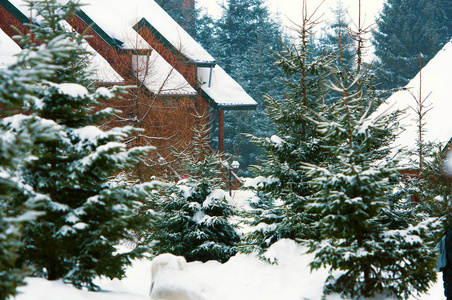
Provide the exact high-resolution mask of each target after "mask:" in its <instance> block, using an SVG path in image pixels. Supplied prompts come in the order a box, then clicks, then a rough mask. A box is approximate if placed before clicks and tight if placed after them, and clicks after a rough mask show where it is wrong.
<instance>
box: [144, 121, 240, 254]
mask: <svg viewBox="0 0 452 300" xmlns="http://www.w3.org/2000/svg"><path fill="white" fill-rule="evenodd" d="M208 136H209V133H208V129H207V127H206V125H201V126H200V127H198V129H195V138H194V142H193V144H192V145H191V147H190V148H188V149H186V150H185V151H183V152H182V153H178V154H177V156H178V158H179V159H180V162H181V169H182V171H181V172H182V174H183V175H184V176H185V177H186V178H185V179H183V180H180V181H179V182H178V183H177V184H168V185H167V186H166V187H163V188H162V189H161V190H160V192H159V193H157V194H154V200H155V205H156V219H155V221H154V222H153V224H152V226H151V227H150V229H149V236H148V237H147V239H148V242H150V243H152V244H153V247H152V250H153V252H154V253H155V254H156V255H158V254H162V253H166V252H169V253H172V254H175V255H181V256H184V257H185V258H186V260H187V261H195V260H200V261H203V262H205V261H208V260H218V261H220V262H226V261H227V260H229V258H230V257H231V256H233V255H234V254H235V253H236V252H237V250H236V244H237V243H238V242H239V241H240V236H239V235H238V233H237V232H236V225H234V224H232V223H231V221H230V220H229V218H231V217H233V216H234V215H236V211H235V208H234V207H233V205H232V203H231V201H232V199H231V197H230V196H229V195H228V194H227V193H226V192H224V191H223V190H222V188H224V186H223V184H222V179H221V178H220V176H221V172H222V169H224V164H223V163H224V161H222V160H221V157H220V156H219V155H218V154H212V153H211V150H210V147H209V141H208Z"/></svg>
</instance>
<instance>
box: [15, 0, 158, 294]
mask: <svg viewBox="0 0 452 300" xmlns="http://www.w3.org/2000/svg"><path fill="white" fill-rule="evenodd" d="M29 4H30V6H31V8H32V9H34V10H35V11H36V12H37V15H38V20H39V24H34V25H32V30H33V39H31V38H30V36H27V37H24V38H23V43H24V44H25V45H26V48H25V50H24V55H23V57H24V58H25V59H23V60H22V61H20V62H19V63H20V66H21V67H22V68H23V69H24V70H27V69H29V68H34V67H35V66H34V64H33V63H29V60H27V58H28V57H34V56H35V55H36V53H37V52H38V51H40V49H42V48H44V49H45V48H50V49H53V52H51V53H50V54H48V57H47V58H48V59H49V60H50V61H51V63H50V64H49V65H50V66H49V68H50V69H53V70H54V72H53V73H51V74H48V76H47V78H46V80H45V81H41V82H39V83H38V84H37V88H36V89H35V91H34V96H35V102H34V103H31V104H30V105H28V106H27V110H28V113H29V114H31V115H34V116H38V117H40V118H45V119H48V121H47V122H52V123H56V124H57V125H58V126H57V127H58V131H57V133H56V134H55V135H56V136H55V137H54V138H53V139H52V140H47V141H43V142H42V143H41V145H40V147H39V148H36V149H32V150H31V152H30V155H33V156H34V157H35V159H33V160H31V161H30V162H29V163H28V164H27V165H24V166H21V168H20V174H21V175H22V176H23V179H24V183H26V184H27V185H29V186H30V187H31V188H33V189H34V190H35V191H36V192H37V193H40V194H44V195H46V196H47V198H46V199H45V200H43V201H42V202H41V203H40V205H39V206H38V208H39V210H41V211H42V212H44V213H45V215H43V216H41V217H40V218H39V219H38V220H37V221H36V222H34V223H33V224H30V225H27V224H26V225H25V226H24V230H23V236H22V243H23V244H24V245H25V246H24V247H22V249H21V252H20V258H19V261H20V262H21V263H22V264H23V265H24V266H29V267H30V268H31V271H32V272H33V274H34V275H38V276H45V277H46V278H47V279H49V280H57V279H63V280H64V281H66V282H71V283H72V284H74V285H75V286H76V287H83V286H86V287H88V288H89V289H96V286H95V285H94V283H93V278H94V277H96V276H100V275H105V276H107V277H109V278H122V277H123V276H124V266H125V265H127V264H130V259H131V258H135V257H138V256H140V254H141V252H142V251H144V250H147V249H146V248H140V247H138V248H135V249H133V250H131V251H130V252H127V253H121V254H118V253H116V251H117V250H116V248H115V246H116V245H118V243H119V242H120V241H123V240H124V239H126V237H127V235H128V233H129V232H130V231H131V230H135V231H140V230H143V229H145V228H146V227H147V225H148V223H149V221H150V220H149V219H150V218H149V215H148V214H146V212H145V211H144V212H143V213H142V214H140V215H139V216H137V212H138V211H139V210H140V209H141V210H143V209H144V208H145V207H146V205H147V203H146V198H147V197H148V195H149V194H148V191H149V189H150V188H151V186H149V185H147V184H143V185H136V186H129V185H128V184H126V183H123V182H114V181H111V179H112V178H113V177H114V176H116V175H117V174H118V173H119V172H120V171H122V170H124V169H125V168H130V167H132V166H133V165H134V164H135V163H136V162H138V161H139V159H140V156H141V155H143V154H144V153H146V151H147V150H149V148H144V147H143V148H131V149H127V147H126V145H125V144H124V143H123V142H124V141H125V139H126V138H127V137H128V136H130V135H131V133H132V132H133V131H134V129H133V128H131V127H125V128H114V129H111V130H109V131H102V130H101V129H100V128H99V126H98V124H99V122H100V121H101V120H103V119H105V118H106V117H109V116H111V115H112V113H113V110H112V109H108V108H107V109H103V110H96V107H98V106H99V105H100V104H101V103H102V102H104V101H106V100H108V99H110V98H112V97H115V96H116V95H115V93H116V92H117V90H116V89H111V90H108V89H106V88H99V89H94V87H95V82H93V81H91V80H90V77H91V74H90V73H88V72H87V71H85V70H86V64H85V62H86V58H87V55H88V53H87V51H86V50H85V48H84V46H83V44H84V43H83V37H82V36H78V35H74V34H73V33H70V32H67V31H66V30H65V29H64V27H63V23H62V21H63V20H65V19H67V18H68V17H69V16H71V15H72V14H73V13H74V12H75V11H76V10H77V9H78V7H79V5H78V3H76V2H72V1H70V2H68V3H67V4H66V5H65V6H61V5H60V4H59V2H58V1H56V0H45V1H30V3H29ZM35 42H41V43H43V46H39V47H38V46H37V45H36V44H35ZM38 53H39V52H38ZM28 200H29V195H27V194H19V195H17V196H16V197H15V199H14V201H18V202H25V201H28Z"/></svg>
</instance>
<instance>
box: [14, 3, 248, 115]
mask: <svg viewBox="0 0 452 300" xmlns="http://www.w3.org/2000/svg"><path fill="white" fill-rule="evenodd" d="M9 1H10V2H11V3H12V4H14V5H15V6H16V7H17V8H18V9H19V10H20V11H21V12H22V14H23V15H24V16H30V12H29V9H28V6H27V5H26V3H25V1H24V0H9ZM61 1H62V2H65V1H68V0H61ZM82 3H83V4H86V5H85V6H83V7H82V10H81V11H80V12H79V13H78V16H79V17H80V18H81V19H82V20H84V21H85V23H87V25H90V26H92V29H93V30H94V31H95V32H96V33H97V34H98V35H99V36H100V37H101V38H102V39H104V41H105V42H107V44H109V45H110V46H111V47H113V48H115V49H117V50H122V49H138V50H150V49H151V46H150V45H149V44H148V43H147V42H146V41H145V40H144V39H143V38H142V37H141V36H140V35H139V34H138V33H137V30H138V29H137V26H146V27H147V28H148V29H149V30H150V31H151V32H152V34H154V35H155V36H156V37H157V38H158V39H159V40H160V41H161V42H162V43H163V44H164V45H165V46H166V47H168V49H169V50H171V51H172V52H173V53H174V52H177V53H175V54H176V56H181V57H183V58H185V59H186V60H188V62H191V63H194V64H195V65H196V66H197V73H198V81H199V84H200V89H201V93H202V96H203V97H204V98H205V99H206V100H208V101H209V102H210V103H211V105H212V106H213V107H215V108H220V109H228V110H229V109H254V108H255V107H256V106H257V103H256V101H254V100H253V99H252V98H251V97H250V96H249V95H248V94H247V93H246V92H245V91H244V90H243V88H242V87H241V86H240V85H239V84H238V83H237V82H236V81H235V80H234V79H232V78H231V77H230V76H229V75H228V74H227V73H226V72H225V71H224V70H223V69H222V68H221V67H219V66H217V65H215V59H214V58H213V57H212V56H211V55H210V54H209V53H208V52H207V51H206V50H204V49H203V48H202V46H201V45H200V44H198V43H197V42H196V41H195V40H194V39H193V38H192V37H191V36H190V35H189V34H188V33H187V32H186V31H185V30H184V29H183V28H182V27H181V26H180V25H179V24H177V22H175V21H174V20H173V19H172V18H171V17H170V16H169V15H168V14H167V13H166V12H165V11H164V10H163V9H162V8H161V7H160V6H159V5H158V4H157V3H155V2H154V1H153V0H146V1H144V0H129V1H127V4H125V3H124V1H122V0H83V1H82ZM38 21H39V20H38ZM140 24H141V25H140ZM158 50H159V49H154V50H153V51H152V54H151V56H150V57H149V59H148V58H147V57H146V56H134V59H135V61H134V62H133V63H134V69H135V71H137V70H138V69H143V68H142V67H138V65H141V66H143V62H144V61H147V60H149V64H148V65H149V66H150V67H151V68H149V69H147V70H145V71H144V72H143V71H140V72H139V74H138V78H139V79H140V80H141V81H142V82H144V84H145V85H146V87H147V88H148V89H149V90H150V91H152V92H154V93H159V94H195V93H196V91H195V89H194V87H192V86H190V85H189V84H188V82H187V80H186V79H185V78H184V77H183V76H182V75H181V74H180V73H179V72H178V71H177V70H176V69H175V68H174V67H173V66H172V65H170V64H169V63H168V62H167V61H166V60H165V59H163V57H162V56H160V54H159V53H158V52H159V51H158ZM94 53H95V52H94ZM93 64H94V67H95V68H96V69H97V70H98V71H97V78H98V79H100V80H102V81H109V82H118V81H123V79H122V78H121V76H119V75H118V73H116V72H115V71H114V70H113V68H111V66H109V64H108V62H106V61H105V60H104V59H103V58H102V57H101V56H100V55H98V54H96V55H95V58H94V59H93Z"/></svg>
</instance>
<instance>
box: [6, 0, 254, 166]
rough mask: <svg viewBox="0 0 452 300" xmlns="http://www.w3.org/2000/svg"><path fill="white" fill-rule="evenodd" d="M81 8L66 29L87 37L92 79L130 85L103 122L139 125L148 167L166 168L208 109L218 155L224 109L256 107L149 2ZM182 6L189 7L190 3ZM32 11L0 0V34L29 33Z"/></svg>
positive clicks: (117, 0)
mask: <svg viewBox="0 0 452 300" xmlns="http://www.w3.org/2000/svg"><path fill="white" fill-rule="evenodd" d="M83 3H86V4H87V5H86V6H83V7H82V9H81V10H80V11H78V12H77V13H76V14H75V15H74V16H73V18H71V19H70V20H67V26H68V29H69V30H73V31H76V32H78V33H80V34H82V33H84V34H85V35H89V36H91V37H90V38H89V39H87V42H88V44H89V45H87V47H88V48H89V49H91V50H92V52H93V53H94V54H95V55H94V58H93V62H92V66H93V68H95V69H96V70H97V74H96V77H97V78H98V79H99V80H100V82H101V84H103V85H112V84H123V85H133V86H135V88H133V89H131V90H130V93H129V95H128V96H127V97H125V98H124V99H122V100H117V101H114V102H112V103H109V106H113V107H115V108H118V109H120V110H121V111H122V114H121V115H118V116H117V118H115V119H114V120H112V121H111V123H109V124H106V125H107V126H115V125H117V124H121V125H125V123H127V124H132V125H134V126H135V127H139V128H143V129H144V131H143V132H142V133H140V134H137V135H136V136H135V137H134V140H133V144H135V145H147V144H150V145H153V146H156V147H157V150H156V151H155V152H154V153H153V154H151V155H150V157H149V158H148V159H147V160H146V162H145V163H146V164H147V165H148V166H150V167H157V166H158V165H159V164H161V163H163V164H170V165H171V161H172V155H171V150H172V149H173V148H175V149H179V150H181V149H184V147H186V145H187V144H188V143H189V142H190V141H191V138H192V131H191V128H192V126H193V125H194V124H196V122H199V119H198V118H196V117H194V115H195V114H202V113H203V112H205V111H206V110H207V109H209V108H210V109H212V110H213V111H214V113H216V114H218V120H219V124H218V127H219V137H218V140H219V149H218V150H219V151H220V152H223V151H224V145H223V144H224V138H223V136H224V111H225V110H237V109H239V110H240V109H241V110H249V109H255V107H256V105H257V103H256V101H254V100H253V99H252V98H251V97H250V96H249V95H248V94H247V93H246V92H245V91H244V90H243V88H242V87H241V86H240V85H239V84H238V83H237V82H236V81H235V80H233V79H232V78H231V77H230V76H229V75H228V74H226V72H225V71H224V70H223V69H222V68H221V67H220V66H218V65H217V64H216V61H215V59H214V58H213V57H212V56H211V55H210V54H209V53H208V52H207V51H206V50H204V49H203V48H202V47H201V46H200V45H199V44H198V43H197V42H196V41H195V40H194V39H193V38H192V37H191V36H190V35H189V34H188V33H187V32H186V31H185V30H184V29H183V28H182V27H181V26H179V24H177V23H176V22H175V21H174V20H173V19H172V18H171V17H170V16H169V15H168V14H167V13H166V12H165V11H164V10H163V9H162V8H161V7H160V6H159V5H158V4H157V3H155V2H154V1H153V0H147V1H142V0H129V1H127V2H126V3H125V2H124V1H121V0H85V1H83ZM184 5H192V6H193V5H194V4H193V1H190V0H188V1H186V3H185V4H184ZM34 14H35V12H33V11H30V10H29V8H28V7H27V5H26V3H25V1H23V0H0V16H1V18H0V30H1V31H0V34H1V35H2V36H3V37H5V36H6V35H7V36H8V37H10V38H11V37H12V36H14V35H16V34H17V33H16V31H15V30H13V29H12V26H14V27H16V28H17V29H19V30H20V31H21V32H22V33H26V32H27V31H28V28H27V26H26V24H29V23H30V22H33V21H36V20H34V18H33V15H34ZM38 21H39V20H38ZM10 43H11V41H8V44H10ZM6 48H8V49H10V47H9V46H7V47H6ZM0 49H3V48H2V46H1V44H0ZM2 51H5V50H2ZM14 51H18V48H17V46H14V49H13V50H12V52H14ZM4 53H6V54H5V56H6V57H8V55H10V54H11V53H8V52H7V51H5V52H4ZM0 59H1V60H0V67H1V66H2V64H3V65H6V64H8V63H9V62H8V59H9V58H5V57H3V56H2V53H0ZM203 121H206V120H205V119H204V120H203ZM173 167H174V166H173Z"/></svg>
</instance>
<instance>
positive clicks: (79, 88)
mask: <svg viewBox="0 0 452 300" xmlns="http://www.w3.org/2000/svg"><path fill="white" fill-rule="evenodd" d="M51 86H53V87H55V88H57V89H58V92H59V93H60V94H62V95H68V96H71V97H74V98H77V97H86V96H87V95H89V92H88V90H87V89H86V87H84V86H83V85H81V84H78V83H58V84H56V83H51Z"/></svg>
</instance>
